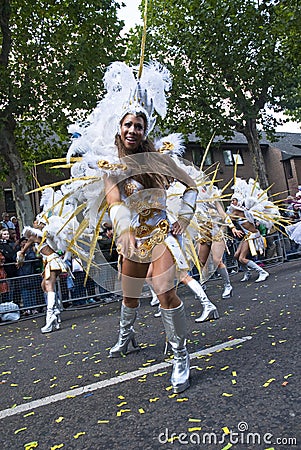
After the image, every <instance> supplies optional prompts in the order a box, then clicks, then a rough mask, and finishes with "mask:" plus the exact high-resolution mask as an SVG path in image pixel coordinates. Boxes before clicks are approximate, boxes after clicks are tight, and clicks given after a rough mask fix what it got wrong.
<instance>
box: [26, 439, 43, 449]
mask: <svg viewBox="0 0 301 450" xmlns="http://www.w3.org/2000/svg"><path fill="white" fill-rule="evenodd" d="M38 446H39V444H38V442H37V441H33V442H28V443H27V444H24V448H25V450H31V449H32V448H37V447H38Z"/></svg>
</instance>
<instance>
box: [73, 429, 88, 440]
mask: <svg viewBox="0 0 301 450" xmlns="http://www.w3.org/2000/svg"><path fill="white" fill-rule="evenodd" d="M84 434H86V432H85V431H80V432H79V433H76V434H75V435H74V436H73V437H74V439H78V438H79V437H80V436H83V435H84Z"/></svg>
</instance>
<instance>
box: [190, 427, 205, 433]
mask: <svg viewBox="0 0 301 450" xmlns="http://www.w3.org/2000/svg"><path fill="white" fill-rule="evenodd" d="M201 429H202V427H193V428H188V431H189V433H193V432H194V431H201Z"/></svg>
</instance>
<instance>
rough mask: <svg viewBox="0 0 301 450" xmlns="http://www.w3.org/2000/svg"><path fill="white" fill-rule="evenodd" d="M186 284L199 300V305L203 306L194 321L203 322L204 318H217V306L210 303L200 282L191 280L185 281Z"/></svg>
mask: <svg viewBox="0 0 301 450" xmlns="http://www.w3.org/2000/svg"><path fill="white" fill-rule="evenodd" d="M187 286H188V287H189V288H190V289H191V290H192V291H193V292H194V293H195V295H196V298H197V299H198V300H199V301H200V303H201V305H202V306H203V308H204V309H203V312H202V314H201V316H200V317H199V318H197V319H195V321H196V322H205V320H209V319H218V318H219V314H218V311H217V308H216V306H215V305H214V304H213V303H211V301H210V300H209V298H208V297H207V295H206V294H205V292H204V290H203V288H202V286H201V285H200V283H198V282H197V281H196V280H191V281H189V282H188V283H187Z"/></svg>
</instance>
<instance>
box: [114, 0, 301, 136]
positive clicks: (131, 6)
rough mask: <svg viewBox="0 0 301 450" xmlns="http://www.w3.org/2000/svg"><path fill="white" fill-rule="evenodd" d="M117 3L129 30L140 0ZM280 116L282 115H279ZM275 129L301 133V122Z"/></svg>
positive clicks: (135, 19) (134, 21)
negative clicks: (123, 5) (122, 5)
mask: <svg viewBox="0 0 301 450" xmlns="http://www.w3.org/2000/svg"><path fill="white" fill-rule="evenodd" d="M118 1H119V3H121V2H123V3H125V4H126V7H124V8H121V10H120V12H119V18H120V19H122V20H124V21H125V30H126V31H127V30H129V29H130V28H131V27H133V26H134V25H135V24H136V23H139V22H141V23H142V19H141V16H140V11H139V9H138V7H139V5H140V4H141V0H118ZM281 117H282V115H281ZM277 131H283V132H288V133H301V124H297V123H294V122H288V123H287V124H285V125H283V126H281V127H278V128H277Z"/></svg>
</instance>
